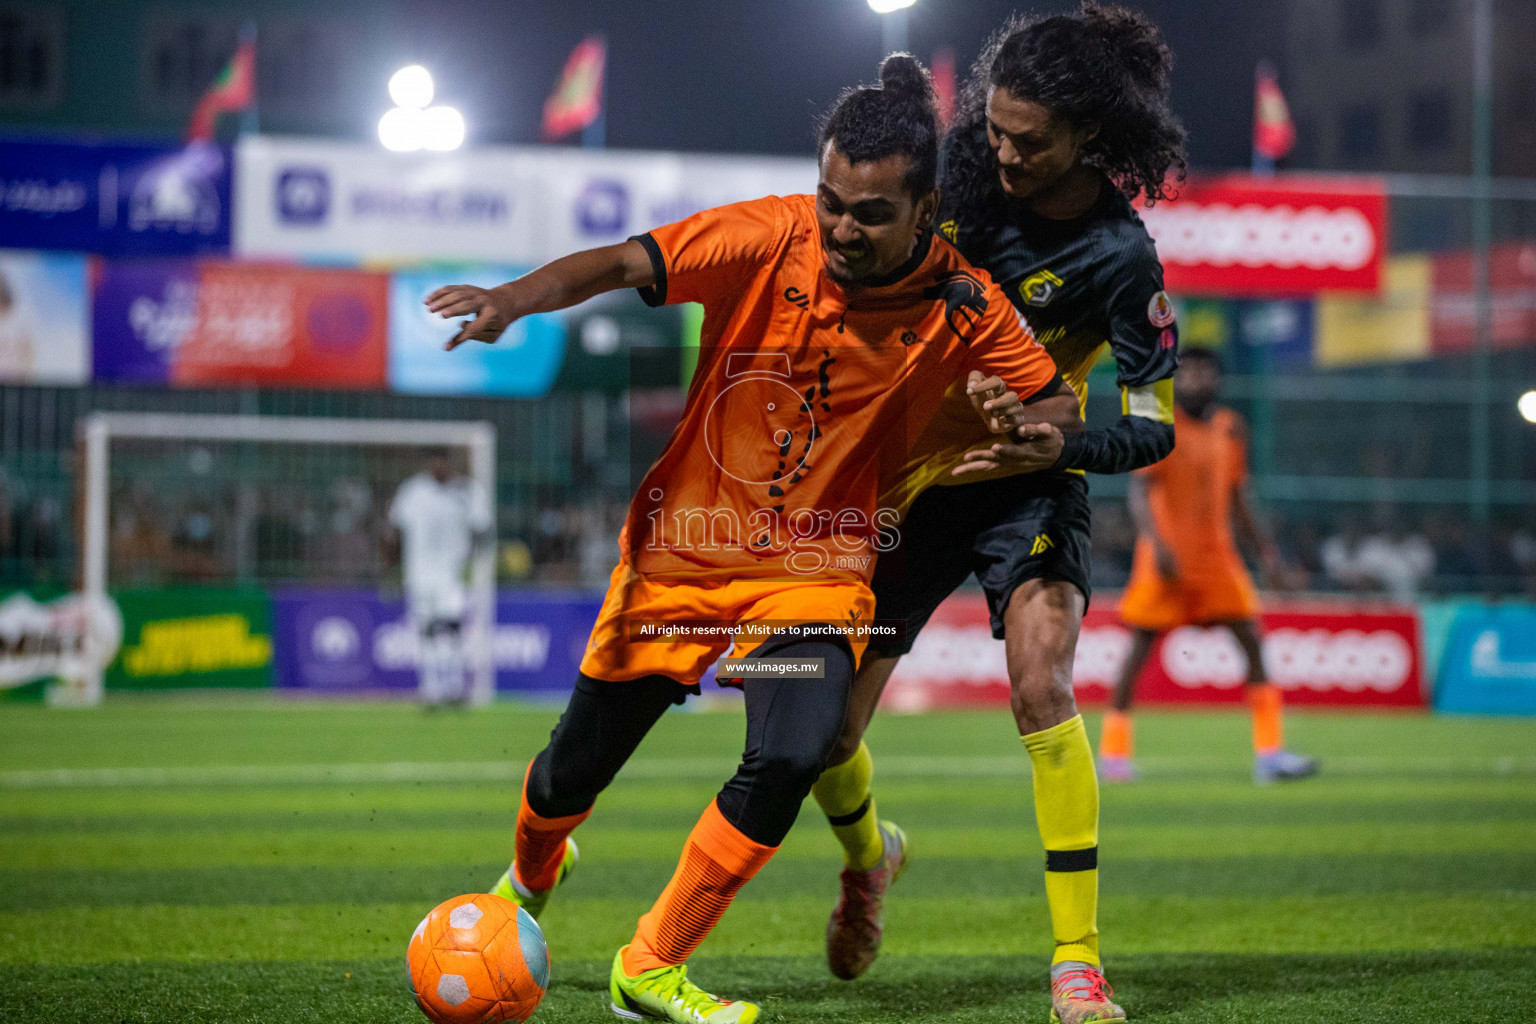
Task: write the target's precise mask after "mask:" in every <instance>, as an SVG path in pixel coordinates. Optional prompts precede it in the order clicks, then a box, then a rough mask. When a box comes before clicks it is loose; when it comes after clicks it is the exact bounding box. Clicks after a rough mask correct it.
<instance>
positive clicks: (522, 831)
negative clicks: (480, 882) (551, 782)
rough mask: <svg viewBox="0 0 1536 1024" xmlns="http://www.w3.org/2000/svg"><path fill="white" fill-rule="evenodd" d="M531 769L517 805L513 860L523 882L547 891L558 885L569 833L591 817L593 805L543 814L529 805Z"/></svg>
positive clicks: (527, 886) (530, 887)
mask: <svg viewBox="0 0 1536 1024" xmlns="http://www.w3.org/2000/svg"><path fill="white" fill-rule="evenodd" d="M531 771H533V762H532V761H530V762H528V772H531ZM528 772H524V773H523V799H522V802H521V803H520V804H519V805H518V808H517V833H516V836H515V838H514V840H513V842H514V844H515V845H514V852H513V863H514V864H515V865H516V869H517V883H518V884H519V885H521V886H522V887H523V888H525V889H531V890H533V891H535V892H543V891H545V890H548V889H553V888H554V887H555V876H556V875H558V874H559V873H560V861H561V860H562V859H564V857H565V837H566V836H568V835H570V834H571V833H572V832H574V831H576V826H577V825H580V824H581V823H582V822H584V821H586V820H587V815H589V814H591V813H592V809H591V808H590V807H589V808H587V809H586V810H585V811H582V812H581V813H580V814H571V815H567V816H566V817H564V818H544V817H540V816H539V815H538V814H535V813H534V810H533V808H532V807H529V806H528Z"/></svg>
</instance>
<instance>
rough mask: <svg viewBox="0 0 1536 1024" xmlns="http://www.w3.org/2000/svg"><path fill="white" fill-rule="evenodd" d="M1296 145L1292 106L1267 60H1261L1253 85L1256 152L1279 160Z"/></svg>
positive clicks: (1254, 147) (1254, 145)
mask: <svg viewBox="0 0 1536 1024" xmlns="http://www.w3.org/2000/svg"><path fill="white" fill-rule="evenodd" d="M1294 145H1296V125H1295V124H1293V123H1292V122H1291V108H1290V107H1288V106H1286V103H1285V94H1284V93H1282V92H1281V91H1280V83H1279V82H1277V81H1276V80H1275V69H1274V68H1273V67H1272V66H1271V65H1270V64H1269V62H1268V61H1261V62H1260V63H1259V67H1258V71H1257V73H1256V75H1255V77H1254V85H1253V151H1254V153H1256V154H1258V155H1259V156H1262V157H1264V158H1266V159H1268V160H1279V159H1280V158H1281V157H1283V156H1285V155H1286V154H1287V153H1289V152H1290V151H1291V147H1292V146H1294Z"/></svg>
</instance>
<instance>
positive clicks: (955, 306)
mask: <svg viewBox="0 0 1536 1024" xmlns="http://www.w3.org/2000/svg"><path fill="white" fill-rule="evenodd" d="M923 298H925V299H943V300H944V319H945V320H946V321H947V322H948V323H949V329H950V330H952V331H954V332H955V335H956V337H958V338H959V339H960V340H961V341H970V340H971V338H972V336H973V335H975V333H976V325H977V324H978V323H980V322H981V318H982V317H983V316H984V315H985V314H986V312H987V290H986V289H985V288H984V287H982V284H981V279H980V278H978V277H976V275H974V274H970V273H967V272H966V271H964V270H951V271H948V272H947V273H942V274H939V275H937V276H936V277H935V278H934V279H933V284H932V285H931V286H929V287H927V288H924V289H923Z"/></svg>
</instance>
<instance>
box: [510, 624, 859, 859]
mask: <svg viewBox="0 0 1536 1024" xmlns="http://www.w3.org/2000/svg"><path fill="white" fill-rule="evenodd" d="M769 655H771V656H773V657H776V658H821V659H823V662H824V664H825V666H826V676H825V678H823V679H748V680H746V682H745V684H744V689H745V691H746V711H747V739H746V748H745V750H744V751H743V753H742V755H741V764H740V765H739V766H738V767H737V769H736V774H735V775H733V776H732V777H731V778H730V780H729V781H728V782H726V784H725V786H724V787H723V788H722V789H721V790H720V794H719V796H718V797H716V803H717V804H718V805H719V807H720V813H721V814H722V815H724V816H725V819H726V820H727V821H729V822H730V823H731V824H732V825H734V826H736V828H738V829H740V830H741V832H742V834H743V835H745V836H746V837H747V838H748V839H751V840H752V841H753V842H756V843H762V844H763V845H764V846H778V845H779V844H780V843H781V842H783V841H784V837H785V836H786V835H788V834H789V829H790V826H791V825H793V824H794V823H795V816H796V815H797V814H799V813H800V804H801V803H802V802H804V800H805V797H806V795H807V794H808V793H810V791H811V785H812V784H813V783H814V782H815V781H816V779H817V777H818V776H820V775H821V772H822V769H823V768H825V767H826V763H827V756H828V754H829V753H830V752H831V750H832V746H833V744H834V743H835V742H836V741H837V736H838V733H839V732H840V731H841V730H842V727H843V719H844V717H845V716H846V715H847V713H848V695H849V693H850V692H851V691H852V689H853V655H852V653H851V652H850V651H849V649H848V647H847V645H846V644H844V643H842V642H841V641H835V640H798V641H793V642H786V643H779V644H776V643H774V642H772V641H770V642H768V643H766V644H764V645H763V646H761V647H759V648H758V649H757V650H756V651H754V652H753V654H752V656H753V657H764V656H769ZM687 693H688V689H687V688H686V687H684V686H683V685H682V684H681V683H679V682H677V681H676V680H673V679H669V678H667V677H666V676H646V677H644V678H642V679H634V680H628V681H625V682H618V683H612V682H607V681H605V680H601V679H593V678H591V677H590V676H585V675H583V676H578V677H577V678H576V691H575V692H574V693H572V694H571V702H570V703H569V704H568V705H566V708H565V713H564V714H562V715H561V716H560V721H559V722H558V723H557V724H556V725H555V729H554V731H553V732H552V733H550V737H549V745H548V746H547V747H545V748H544V749H543V750H542V751H540V752H539V754H538V756H537V757H535V758H534V759H533V768H532V770H531V771H530V772H529V773H528V806H529V807H531V808H532V809H533V811H534V813H535V814H538V815H540V816H542V817H546V818H563V817H566V816H567V815H572V814H580V813H581V812H583V811H585V810H587V809H588V808H590V807H591V806H592V804H593V803H594V802H595V801H596V800H597V795H598V794H599V793H601V792H602V791H603V790H604V789H606V788H607V787H608V784H609V783H610V782H612V781H613V777H614V776H615V775H617V774H618V771H619V769H620V768H621V767H623V765H624V762H625V761H628V760H629V757H630V755H631V754H633V753H634V752H635V748H636V747H637V746H639V745H640V741H641V740H642V739H644V738H645V734H646V733H647V732H649V731H650V729H651V726H653V725H655V724H656V720H657V719H658V718H660V717H661V716H662V714H663V712H665V711H666V710H667V708H669V707H671V706H672V705H673V704H681V703H682V701H683V698H684V696H685V695H686V694H687Z"/></svg>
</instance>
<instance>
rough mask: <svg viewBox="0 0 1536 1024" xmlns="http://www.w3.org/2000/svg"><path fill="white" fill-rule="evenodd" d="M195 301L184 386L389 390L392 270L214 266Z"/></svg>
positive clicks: (185, 347) (178, 364)
mask: <svg viewBox="0 0 1536 1024" xmlns="http://www.w3.org/2000/svg"><path fill="white" fill-rule="evenodd" d="M196 303H197V312H196V317H195V321H194V323H193V325H192V326H191V328H190V329H189V330H188V331H187V333H186V336H185V337H184V338H183V339H182V341H181V344H180V346H179V347H178V349H177V351H176V358H175V361H174V363H173V364H172V368H171V379H172V380H173V381H175V382H176V383H177V384H221V385H222V384H237V385H247V384H249V385H261V384H269V385H283V386H308V387H334V388H380V389H382V388H383V387H384V384H385V370H386V362H387V357H388V348H387V339H388V330H387V323H386V317H387V314H388V307H389V278H388V275H385V274H376V273H366V272H364V271H358V270H340V269H334V268H329V267H284V266H269V265H263V264H241V263H212V262H209V263H203V264H202V265H201V267H200V273H199V278H198V284H197V299H196Z"/></svg>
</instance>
